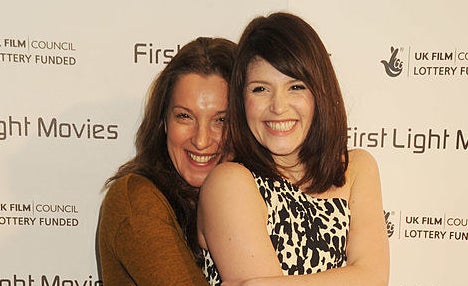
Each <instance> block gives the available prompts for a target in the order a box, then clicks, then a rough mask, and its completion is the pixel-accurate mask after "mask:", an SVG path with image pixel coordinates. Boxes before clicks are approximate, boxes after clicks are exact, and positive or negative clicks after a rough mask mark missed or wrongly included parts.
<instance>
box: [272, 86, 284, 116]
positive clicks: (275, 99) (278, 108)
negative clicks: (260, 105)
mask: <svg viewBox="0 0 468 286" xmlns="http://www.w3.org/2000/svg"><path fill="white" fill-rule="evenodd" d="M287 105H288V103H287V94H286V93H285V92H284V91H275V92H274V94H273V95H272V97H271V103H270V111H271V112H273V113H276V114H281V113H283V112H285V111H286V109H287Z"/></svg>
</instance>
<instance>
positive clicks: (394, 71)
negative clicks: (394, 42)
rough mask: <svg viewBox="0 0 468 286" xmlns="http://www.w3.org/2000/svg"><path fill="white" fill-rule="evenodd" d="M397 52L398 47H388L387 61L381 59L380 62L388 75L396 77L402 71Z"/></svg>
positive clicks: (401, 63) (401, 62) (398, 50)
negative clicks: (388, 55)
mask: <svg viewBox="0 0 468 286" xmlns="http://www.w3.org/2000/svg"><path fill="white" fill-rule="evenodd" d="M398 52H400V49H398V48H396V49H395V48H394V47H391V48H390V53H391V55H390V59H389V60H388V61H386V60H381V61H380V62H381V63H382V64H383V65H384V67H385V72H386V73H387V75H388V76H390V77H397V76H399V75H400V74H401V72H402V71H403V61H402V60H400V59H399V58H398Z"/></svg>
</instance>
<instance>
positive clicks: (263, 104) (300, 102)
mask: <svg viewBox="0 0 468 286" xmlns="http://www.w3.org/2000/svg"><path fill="white" fill-rule="evenodd" d="M244 96H245V111H246V116H247V123H248V125H249V128H250V130H251V131H252V133H253V135H254V136H255V138H256V139H257V141H258V142H259V143H260V144H261V145H263V146H264V147H265V148H267V149H268V150H270V152H271V153H272V156H273V158H274V159H275V161H276V160H277V159H280V160H281V161H283V162H284V160H287V161H290V162H297V159H298V155H299V151H300V147H301V146H302V144H303V142H304V140H305V138H306V136H307V134H308V132H309V129H310V126H311V125H312V120H313V117H314V108H315V101H314V97H313V95H312V92H311V91H310V90H309V88H308V87H307V86H306V84H305V83H304V82H302V81H300V80H298V79H295V78H291V77H289V76H287V75H285V74H282V73H281V72H280V71H278V70H277V69H276V68H274V67H273V66H272V65H271V64H270V63H268V62H267V61H266V60H264V59H263V58H260V57H256V58H254V59H253V60H252V61H251V62H250V64H249V65H248V67H247V80H246V88H245V94H244Z"/></svg>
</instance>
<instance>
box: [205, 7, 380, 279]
mask: <svg viewBox="0 0 468 286" xmlns="http://www.w3.org/2000/svg"><path fill="white" fill-rule="evenodd" d="M227 120H228V126H229V131H228V136H227V138H229V140H230V142H229V144H228V146H229V147H230V148H231V149H230V150H229V151H230V152H232V153H233V154H234V160H233V162H226V163H222V164H220V165H218V166H217V167H216V168H215V169H214V170H213V171H212V172H211V173H210V175H208V177H207V180H206V181H205V183H204V185H203V186H202V189H201V193H200V200H199V208H198V238H199V242H200V245H201V247H202V248H203V252H204V256H205V264H204V269H203V270H204V274H205V276H206V278H207V279H208V281H209V282H210V284H211V285H219V284H220V283H221V281H222V282H223V283H224V284H223V285H285V284H286V285H296V284H297V285H304V284H306V285H314V286H320V285H359V286H363V285H373V286H375V285H387V284H388V273H389V249H388V238H387V232H386V224H385V219H384V213H383V207H382V198H381V190H380V179H379V171H378V166H377V164H376V161H375V159H374V158H373V156H372V155H371V154H369V153H368V152H367V151H364V150H359V149H357V150H348V149H347V119H346V112H345V107H344V102H343V98H342V95H341V91H340V88H339V84H338V81H337V79H336V76H335V72H334V70H333V67H332V63H331V61H330V55H329V54H328V52H327V50H326V49H325V47H324V45H323V43H322V41H321V40H320V38H319V36H318V35H317V34H316V32H315V31H314V30H313V28H312V27H311V26H310V25H308V24H307V23H306V22H305V21H303V20H302V19H300V18H299V17H297V16H294V15H291V14H288V13H274V14H272V15H270V16H268V17H258V18H256V19H254V20H252V21H251V22H250V23H249V25H248V26H247V28H246V29H245V30H244V32H243V35H242V37H241V39H240V42H239V46H238V55H237V57H236V63H235V65H234V70H233V76H232V78H231V90H230V97H229V106H228V117H227Z"/></svg>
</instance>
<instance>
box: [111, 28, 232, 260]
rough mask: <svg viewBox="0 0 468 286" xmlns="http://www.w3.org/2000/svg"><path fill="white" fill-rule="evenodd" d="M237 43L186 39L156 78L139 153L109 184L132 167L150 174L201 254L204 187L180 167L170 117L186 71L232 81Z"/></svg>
mask: <svg viewBox="0 0 468 286" xmlns="http://www.w3.org/2000/svg"><path fill="white" fill-rule="evenodd" d="M235 51H236V44H234V43H233V42H231V41H229V40H226V39H222V38H206V37H200V38H197V39H196V40H194V41H192V42H190V43H188V44H186V45H185V46H184V47H182V48H181V50H180V51H179V52H178V53H177V54H176V56H174V58H173V59H172V60H171V61H170V62H169V64H168V65H167V66H166V67H165V68H164V70H163V71H162V72H161V73H160V74H159V76H158V77H157V78H156V79H155V81H154V82H153V84H152V86H151V89H150V92H149V97H148V98H147V102H146V106H145V112H144V117H143V119H142V122H141V125H140V127H139V129H138V132H137V134H136V140H135V147H136V155H135V157H134V158H133V159H132V160H130V161H128V162H127V163H125V164H123V165H122V166H121V167H120V168H119V169H118V171H117V173H116V174H115V175H114V176H112V177H111V178H109V179H108V180H107V182H106V185H107V186H109V184H110V183H111V182H112V181H114V180H115V179H118V178H120V177H123V176H125V175H127V174H129V173H136V174H140V175H143V176H145V177H147V178H148V179H150V180H151V181H152V182H153V183H154V184H155V185H156V186H157V187H158V189H159V190H160V191H161V192H162V193H163V194H164V196H165V197H166V198H167V200H168V201H169V203H170V204H171V206H172V208H173V209H174V212H175V214H176V216H177V220H178V222H179V224H180V226H181V228H182V230H183V231H184V233H185V236H186V239H187V242H188V245H189V247H190V248H191V249H192V251H193V252H194V254H195V256H197V257H198V256H199V246H198V240H197V235H196V233H197V232H196V229H197V227H196V204H197V199H198V188H196V187H194V186H191V185H189V184H188V183H187V182H186V181H185V180H184V179H183V178H182V177H181V176H180V174H179V173H178V172H177V170H176V169H175V167H174V165H173V163H172V161H171V159H170V157H169V153H168V151H167V135H166V132H165V127H164V122H165V120H166V116H167V112H168V110H167V109H168V105H169V101H170V99H171V95H172V90H173V88H174V85H175V83H176V81H177V80H178V79H179V78H180V77H181V76H182V75H184V74H188V73H197V74H203V75H210V74H216V75H219V76H221V77H222V78H223V79H225V80H226V82H229V78H230V75H231V71H232V65H233V62H234V56H235Z"/></svg>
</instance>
